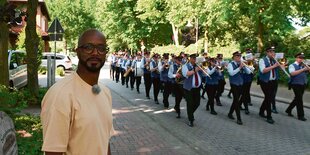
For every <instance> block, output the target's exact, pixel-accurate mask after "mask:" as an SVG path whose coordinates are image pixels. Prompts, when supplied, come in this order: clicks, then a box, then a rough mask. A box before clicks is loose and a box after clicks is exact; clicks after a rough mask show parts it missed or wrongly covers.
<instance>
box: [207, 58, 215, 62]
mask: <svg viewBox="0 0 310 155" xmlns="http://www.w3.org/2000/svg"><path fill="white" fill-rule="evenodd" d="M208 61H209V62H215V61H216V60H215V58H209V59H208Z"/></svg>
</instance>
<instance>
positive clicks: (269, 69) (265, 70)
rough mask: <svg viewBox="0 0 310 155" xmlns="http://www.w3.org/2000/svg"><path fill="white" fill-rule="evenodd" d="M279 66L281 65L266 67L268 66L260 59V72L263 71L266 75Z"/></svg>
mask: <svg viewBox="0 0 310 155" xmlns="http://www.w3.org/2000/svg"><path fill="white" fill-rule="evenodd" d="M278 66H279V64H278V63H275V64H273V65H272V66H269V67H266V64H265V61H264V59H260V60H259V69H260V71H261V72H262V73H263V74H265V73H267V72H269V71H271V70H272V69H274V68H276V67H278Z"/></svg>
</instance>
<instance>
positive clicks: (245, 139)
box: [28, 67, 310, 155]
mask: <svg viewBox="0 0 310 155" xmlns="http://www.w3.org/2000/svg"><path fill="white" fill-rule="evenodd" d="M100 81H101V82H103V83H105V85H106V86H108V87H109V88H110V90H111V92H112V97H113V117H114V128H115V130H116V133H115V136H114V137H113V138H112V139H111V151H112V154H113V155H144V154H150V155H166V154H171V155H179V154H181V155H196V154H197V155H207V154H208V155H209V154H210V155H213V154H216V155H218V154H220V155H221V154H229V155H234V154H238V155H239V154H264V155H265V154H266V155H268V154H270V155H273V154H281V155H282V154H283V155H286V154H287V155H291V154H294V155H295V154H298V155H299V154H300V155H310V110H309V109H307V108H305V116H306V118H308V120H307V121H306V122H302V121H299V120H297V118H296V110H295V109H294V110H293V115H294V116H295V117H293V118H292V117H288V116H287V115H286V113H285V112H284V111H285V109H286V107H287V106H288V105H287V104H283V103H280V102H277V108H278V111H279V114H273V115H272V116H273V118H274V120H275V124H268V123H267V122H266V121H265V120H264V119H263V118H261V117H259V116H258V111H259V107H260V104H261V102H262V98H260V97H254V96H252V103H253V106H250V107H249V108H250V115H245V114H244V111H241V117H242V120H243V123H244V124H243V125H242V126H240V125H237V124H236V122H235V121H232V120H230V119H228V117H227V113H228V111H229V108H230V105H231V102H232V99H229V98H227V97H226V95H227V91H225V92H224V94H223V96H222V98H221V100H222V104H223V106H222V107H219V106H215V110H216V111H217V113H218V115H216V116H214V115H211V114H210V113H209V112H208V111H206V110H205V106H206V103H207V100H203V99H202V100H201V105H200V107H199V108H198V109H197V111H196V113H195V119H196V120H195V122H194V123H195V126H194V127H193V128H191V127H189V126H187V125H186V123H187V115H186V103H185V101H184V100H182V103H181V119H177V118H175V112H174V110H173V106H174V98H173V97H170V98H169V102H170V108H169V109H168V110H164V106H163V104H162V102H161V101H162V94H161V93H160V94H159V101H160V104H159V105H157V104H154V101H153V100H152V99H151V100H148V99H146V97H145V93H144V84H143V80H142V84H141V86H140V91H141V94H138V93H137V92H136V91H135V90H130V89H128V88H126V87H125V86H122V85H121V84H120V83H115V82H114V81H112V80H111V79H109V73H108V69H106V67H104V69H103V70H102V72H101V76H100ZM43 85H44V84H43ZM151 90H152V89H151ZM254 93H255V92H254ZM278 93H281V92H278ZM152 94H153V93H152V91H151V92H150V95H151V98H152ZM288 98H289V97H288ZM28 110H29V111H31V112H33V113H37V114H38V113H39V112H38V109H36V110H33V109H28Z"/></svg>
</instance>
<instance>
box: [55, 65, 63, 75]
mask: <svg viewBox="0 0 310 155" xmlns="http://www.w3.org/2000/svg"><path fill="white" fill-rule="evenodd" d="M56 75H59V76H65V70H64V69H63V68H62V67H57V69H56Z"/></svg>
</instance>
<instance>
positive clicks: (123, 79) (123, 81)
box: [118, 54, 126, 85]
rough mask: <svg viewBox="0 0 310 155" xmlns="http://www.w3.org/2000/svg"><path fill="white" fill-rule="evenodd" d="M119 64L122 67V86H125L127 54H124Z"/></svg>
mask: <svg viewBox="0 0 310 155" xmlns="http://www.w3.org/2000/svg"><path fill="white" fill-rule="evenodd" d="M118 60H119V61H118V63H119V65H120V74H121V82H122V85H125V77H124V74H125V64H126V63H125V64H124V61H125V54H122V55H121V57H120V59H118Z"/></svg>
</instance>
